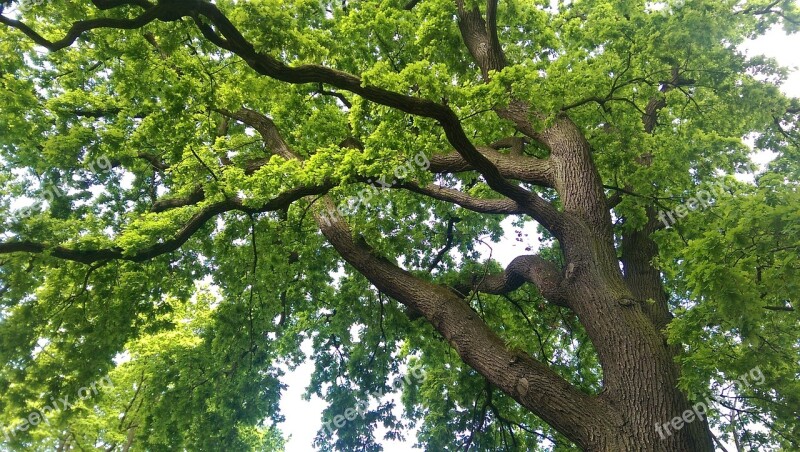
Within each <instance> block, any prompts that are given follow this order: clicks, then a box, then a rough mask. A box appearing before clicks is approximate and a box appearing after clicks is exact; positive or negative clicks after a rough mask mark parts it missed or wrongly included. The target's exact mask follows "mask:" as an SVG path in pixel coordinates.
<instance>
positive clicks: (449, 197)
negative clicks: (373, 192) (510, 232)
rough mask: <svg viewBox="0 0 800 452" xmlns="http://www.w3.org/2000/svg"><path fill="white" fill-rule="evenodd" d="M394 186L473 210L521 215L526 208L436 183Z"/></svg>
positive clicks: (509, 201)
mask: <svg viewBox="0 0 800 452" xmlns="http://www.w3.org/2000/svg"><path fill="white" fill-rule="evenodd" d="M394 187H395V188H404V189H406V190H408V191H412V192H414V193H419V194H421V195H425V196H428V197H431V198H434V199H438V200H440V201H445V202H449V203H453V204H458V205H459V206H461V207H463V208H465V209H467V210H472V211H473V212H479V213H491V214H506V215H520V214H524V213H525V209H524V208H522V206H520V205H519V204H518V203H517V202H516V201H514V200H512V199H480V198H475V197H472V196H470V195H468V194H466V193H464V192H462V191H459V190H456V189H454V188H447V187H442V186H441V185H436V184H430V185H427V186H425V187H421V186H419V185H418V184H416V183H414V182H405V183H400V184H396V185H395V186H394Z"/></svg>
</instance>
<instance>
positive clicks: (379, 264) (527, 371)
mask: <svg viewBox="0 0 800 452" xmlns="http://www.w3.org/2000/svg"><path fill="white" fill-rule="evenodd" d="M323 207H324V209H325V210H326V211H325V210H323V211H320V212H317V213H316V214H315V217H316V220H317V223H318V224H319V226H320V228H321V229H322V233H323V234H324V235H325V237H326V238H327V239H328V241H329V242H330V243H331V244H333V246H334V248H336V250H337V251H338V252H339V254H340V255H342V257H344V259H345V260H346V261H347V262H348V263H350V264H351V265H352V266H353V267H355V268H356V269H357V270H358V271H359V272H360V273H362V274H363V275H364V276H366V277H367V279H369V280H370V282H372V283H373V284H374V285H375V286H376V287H377V288H378V290H380V291H381V292H384V293H386V294H387V295H389V296H391V297H392V298H394V299H396V300H398V301H400V302H401V303H403V304H404V305H406V306H407V307H409V308H410V309H413V310H415V311H418V312H420V313H422V315H424V316H425V318H426V319H427V320H428V321H429V322H430V323H431V324H432V325H433V326H434V327H435V328H436V330H437V331H438V332H439V333H440V334H442V335H443V336H444V337H445V338H446V339H447V341H448V343H449V344H450V345H451V346H452V347H453V348H454V349H455V350H456V351H457V352H458V354H459V356H461V358H462V359H463V360H464V362H466V363H467V364H468V365H470V366H471V367H472V368H474V369H475V370H476V371H478V372H480V374H481V375H483V376H484V377H486V379H487V380H488V381H489V382H491V383H492V384H493V385H494V386H496V387H497V388H499V389H500V390H502V391H503V392H504V393H506V394H508V395H509V396H510V397H512V398H514V400H516V401H517V402H519V403H520V404H521V405H522V406H524V407H525V408H527V409H529V410H531V411H532V412H533V413H535V414H536V415H538V416H539V417H541V418H542V419H543V420H544V421H545V422H547V423H548V424H550V425H552V426H553V427H554V428H556V429H557V430H558V431H560V432H562V433H563V434H564V435H565V436H567V437H568V438H570V439H571V440H572V441H575V442H576V443H579V444H592V443H593V442H595V441H596V439H595V435H598V434H599V432H598V431H596V430H594V429H595V428H598V427H597V422H598V419H601V423H603V424H605V425H604V426H603V427H601V428H603V429H609V430H612V429H613V427H612V426H611V424H612V423H614V422H615V419H617V416H616V414H614V413H612V412H611V411H610V410H608V409H607V408H606V407H605V405H604V404H601V403H598V400H597V399H596V398H593V397H590V396H588V395H586V394H584V393H582V392H580V391H578V390H577V389H575V388H574V387H573V386H572V385H570V384H569V383H568V382H567V381H565V380H564V379H563V378H561V377H559V376H558V375H556V374H555V373H554V372H553V371H552V370H551V369H549V368H548V367H547V366H545V365H544V364H542V363H540V362H538V361H536V360H534V359H532V358H531V357H530V356H528V355H527V354H525V353H522V352H518V351H514V350H511V349H509V348H508V346H506V345H505V344H504V343H503V341H502V339H500V338H499V337H498V336H497V335H496V334H495V333H494V332H493V331H492V330H491V329H490V328H489V327H488V326H487V325H486V323H484V322H483V321H482V320H481V318H480V317H479V316H478V315H477V314H476V313H475V311H473V310H472V308H471V307H470V306H469V305H468V304H467V303H465V302H464V301H463V300H462V299H460V298H459V297H457V296H456V295H455V294H453V293H452V292H451V291H449V290H447V289H445V288H443V287H441V286H437V285H435V284H432V283H430V282H427V281H425V280H423V279H420V278H417V277H414V276H413V275H411V274H410V273H408V272H406V271H405V270H403V269H401V268H399V267H397V266H396V265H395V264H392V263H391V262H389V261H387V260H385V259H383V258H381V257H378V256H376V254H375V253H374V252H373V251H372V250H371V249H370V248H369V246H368V245H367V244H365V243H363V242H358V243H357V242H356V241H355V240H353V236H352V231H351V230H350V229H349V227H348V226H347V224H346V223H345V222H344V220H343V219H342V218H341V217H340V216H339V214H338V213H337V212H336V210H335V207H334V205H333V203H332V202H330V200H327V199H325V200H324V205H323Z"/></svg>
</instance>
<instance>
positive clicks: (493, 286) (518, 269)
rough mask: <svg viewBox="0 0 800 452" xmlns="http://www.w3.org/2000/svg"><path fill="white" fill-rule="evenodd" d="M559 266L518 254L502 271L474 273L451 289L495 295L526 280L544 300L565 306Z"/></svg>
mask: <svg viewBox="0 0 800 452" xmlns="http://www.w3.org/2000/svg"><path fill="white" fill-rule="evenodd" d="M562 280H563V276H562V273H561V270H559V268H558V267H557V266H556V265H555V264H554V263H553V262H551V261H548V260H546V259H544V258H542V257H541V256H538V255H526V256H518V257H516V258H514V260H513V261H511V263H510V264H508V267H506V269H505V271H503V272H502V273H498V274H493V275H474V276H472V278H471V280H470V281H467V282H466V283H465V284H464V285H462V286H460V287H456V288H455V289H456V290H457V291H459V292H461V293H466V292H469V291H476V292H483V293H489V294H495V295H501V294H506V293H509V292H513V291H515V290H517V289H519V288H520V287H521V286H522V285H523V284H525V283H526V282H529V283H531V284H533V285H535V286H536V287H537V288H538V289H539V293H541V294H542V296H543V297H544V298H545V299H547V301H549V302H551V303H553V304H555V305H558V306H564V307H568V305H567V300H566V298H565V297H564V294H563V293H562V290H561V282H562Z"/></svg>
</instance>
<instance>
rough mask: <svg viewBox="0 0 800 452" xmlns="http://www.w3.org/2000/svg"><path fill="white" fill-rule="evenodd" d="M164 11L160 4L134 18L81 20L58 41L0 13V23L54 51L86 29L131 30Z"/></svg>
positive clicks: (68, 44) (63, 46)
mask: <svg viewBox="0 0 800 452" xmlns="http://www.w3.org/2000/svg"><path fill="white" fill-rule="evenodd" d="M109 3H124V2H109ZM164 11H165V9H164V7H162V6H155V7H152V8H150V9H148V10H147V11H145V12H144V13H142V14H141V15H140V16H138V17H137V18H135V19H115V18H106V17H104V18H99V19H89V20H81V21H78V22H75V23H74V24H72V27H70V29H69V31H68V32H67V34H66V36H64V37H63V38H61V39H59V40H58V41H50V40H48V39H46V38H45V37H43V36H42V35H40V34H39V33H37V32H35V31H34V30H33V29H32V28H31V27H29V26H27V25H25V24H24V23H23V22H21V21H19V20H16V19H11V18H8V17H5V16H3V15H0V23H3V24H6V25H8V26H9V27H12V28H16V29H17V30H19V31H21V32H22V33H24V34H25V35H27V36H28V37H29V38H31V39H32V40H33V42H35V43H36V44H38V45H40V46H42V47H45V48H46V49H47V50H49V51H51V52H55V51H58V50H61V49H63V48H66V47H69V46H71V45H72V44H73V43H74V42H75V41H76V40H77V39H78V38H79V37H81V35H82V34H84V33H86V32H87V31H91V30H95V29H98V28H117V29H122V30H132V29H136V28H141V27H143V26H145V25H147V24H149V23H150V22H152V21H154V20H156V19H158V18H159V16H160V15H161V14H163V13H164Z"/></svg>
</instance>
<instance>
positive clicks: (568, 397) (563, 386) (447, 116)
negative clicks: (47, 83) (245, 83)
mask: <svg viewBox="0 0 800 452" xmlns="http://www.w3.org/2000/svg"><path fill="white" fill-rule="evenodd" d="M94 3H95V5H96V6H98V7H99V8H102V9H109V8H114V7H118V6H122V5H133V6H138V7H141V8H144V9H145V11H144V12H143V13H142V14H141V15H140V16H139V17H138V18H136V19H132V20H105V21H98V20H94V21H86V22H80V23H77V24H75V26H74V27H73V29H72V30H70V32H69V33H68V35H67V36H66V37H64V38H63V39H61V40H59V41H55V42H50V41H48V40H46V39H45V38H43V37H42V36H40V35H38V34H37V33H36V32H35V31H33V30H31V29H30V28H29V27H27V26H25V25H24V24H22V23H20V22H18V21H15V20H12V19H8V18H3V19H2V23H5V24H6V25H9V26H12V27H15V28H17V29H19V30H20V31H22V32H23V33H25V34H27V35H28V36H30V37H31V38H32V39H33V40H34V41H36V42H37V43H38V44H40V45H43V46H44V47H46V48H48V49H50V50H51V51H56V50H58V49H61V48H64V47H66V46H68V45H70V44H71V43H72V42H74V41H75V39H77V38H78V37H79V36H80V35H81V34H82V33H83V32H85V31H88V30H92V29H94V28H99V27H115V28H137V27H141V26H142V25H144V24H146V23H148V22H150V21H152V20H156V19H160V20H175V18H177V17H185V16H188V17H191V18H192V19H193V20H194V21H195V23H196V25H197V26H198V27H199V28H200V30H201V31H202V33H203V35H204V36H205V37H206V38H207V39H208V40H210V41H212V42H213V43H215V44H216V45H218V46H219V47H221V48H223V49H225V50H228V51H230V52H232V53H234V54H236V55H238V56H239V57H241V58H242V59H243V60H244V61H245V62H246V63H247V64H248V65H249V66H250V67H252V68H253V70H255V71H257V72H258V73H260V74H262V75H264V76H268V77H272V78H275V79H277V80H282V81H285V82H288V83H312V82H313V83H317V84H326V85H329V86H333V87H335V88H337V89H339V90H343V91H349V92H351V93H354V94H356V95H359V96H362V97H363V98H365V99H367V100H370V101H372V102H376V103H379V104H382V105H386V106H389V107H393V108H396V109H399V110H401V111H403V112H406V113H409V114H413V115H420V116H424V117H428V118H431V119H434V120H436V121H438V122H439V124H440V125H441V127H442V130H443V131H444V133H445V134H446V136H447V138H448V141H449V142H450V145H451V146H452V148H453V149H452V151H451V152H450V153H446V154H441V155H437V156H435V157H434V158H433V159H432V162H431V163H432V165H431V168H430V170H431V171H433V172H436V173H456V172H461V171H468V170H472V171H478V172H479V173H480V174H481V175H482V176H483V177H484V178H485V180H486V181H488V183H489V185H490V186H491V187H492V188H493V189H494V190H495V191H496V192H498V193H500V194H502V195H504V196H505V198H504V199H502V200H492V201H489V200H479V199H475V198H472V197H470V196H469V195H467V194H465V193H463V192H459V191H457V190H453V189H449V188H445V187H438V186H435V185H433V186H428V187H420V186H417V185H414V184H412V183H408V184H403V185H398V186H397V187H394V188H398V189H407V190H411V191H414V192H417V193H420V194H424V195H427V196H430V197H432V198H436V199H440V200H444V201H448V202H453V203H456V204H459V205H462V206H463V207H465V208H468V209H472V210H474V211H477V212H484V213H507V214H511V213H514V214H527V215H530V216H531V217H532V218H534V219H535V220H537V221H538V222H539V223H541V224H542V225H543V226H544V227H545V228H547V229H548V230H549V231H550V232H551V233H552V234H553V235H554V236H555V237H556V238H558V240H559V242H560V244H561V246H562V249H563V256H564V261H565V263H566V264H565V266H564V268H558V267H556V266H555V265H554V264H552V263H550V262H547V261H545V260H544V259H542V258H539V257H538V256H521V257H520V258H518V259H516V260H515V261H514V262H513V263H512V264H511V265H510V266H509V268H508V269H506V271H505V272H503V273H502V274H499V275H490V276H489V277H487V278H484V279H482V280H480V281H476V280H470V281H465V284H464V286H463V287H462V288H461V289H460V290H462V291H470V290H477V291H483V292H488V293H507V292H509V291H511V290H514V289H516V288H518V287H520V286H521V285H522V284H525V283H531V284H534V285H536V286H537V287H538V288H539V290H540V291H541V293H542V294H543V295H544V296H545V297H546V298H547V299H548V300H549V301H550V302H552V303H555V304H558V305H560V306H564V307H567V308H569V309H571V310H572V311H574V313H575V314H576V315H577V316H578V318H579V320H580V322H581V323H582V325H583V326H584V327H585V329H586V331H587V332H588V335H589V337H590V339H591V341H592V344H593V345H594V348H595V349H596V350H597V352H598V355H599V359H600V362H601V365H602V369H603V375H604V380H603V383H604V390H603V392H602V393H601V395H599V396H593V395H589V394H585V393H583V392H581V391H579V390H578V389H576V388H575V387H574V386H572V385H571V384H570V383H568V382H567V381H565V380H564V379H563V378H561V377H559V376H558V375H557V374H556V373H554V372H553V371H552V370H551V369H549V368H548V367H547V366H546V365H545V364H543V363H540V362H538V361H536V360H534V359H532V358H531V357H530V356H528V355H526V354H524V353H521V352H519V351H516V350H513V349H511V348H510V347H508V346H507V345H506V344H505V343H504V342H503V341H502V340H501V339H500V338H499V337H498V336H497V334H495V333H494V332H493V331H492V330H491V329H490V328H489V327H488V326H487V325H486V324H485V323H484V322H483V321H482V320H481V318H480V317H479V316H478V315H477V314H476V313H475V312H474V311H473V310H472V308H471V307H470V306H469V305H468V304H467V303H466V302H465V301H464V300H463V298H462V297H461V296H459V295H458V293H457V292H459V290H456V291H453V290H451V289H448V288H446V287H443V286H439V285H435V284H432V283H429V282H426V281H424V280H422V279H420V278H417V277H415V276H413V275H411V274H410V273H408V272H406V271H404V270H402V269H401V268H399V267H398V266H397V265H395V264H392V263H391V262H389V261H388V260H385V259H383V258H381V257H379V256H377V255H376V254H375V253H374V252H373V251H372V250H371V249H370V248H369V246H368V245H367V244H365V243H361V242H358V241H356V240H354V239H353V234H352V231H351V230H350V228H349V227H348V225H347V223H346V221H345V220H344V219H343V218H341V217H340V216H339V215H338V213H337V212H336V210H335V209H334V208H333V204H332V202H331V201H330V200H329V199H327V198H323V200H322V201H321V202H320V203H318V204H317V205H318V206H320V207H319V208H318V210H317V211H316V213H315V216H316V219H317V222H318V225H319V227H320V228H321V230H322V232H323V234H324V235H325V237H326V238H327V239H328V241H329V242H330V243H331V244H332V245H333V246H334V247H335V249H336V250H337V251H338V252H339V254H340V255H341V256H342V257H343V258H344V259H345V260H346V261H347V262H348V263H350V264H351V265H352V266H353V267H355V268H356V269H357V270H358V271H359V272H361V273H362V274H363V275H364V276H365V277H366V278H368V279H369V280H370V281H371V282H372V283H373V284H374V285H375V286H376V287H377V288H378V289H379V290H381V291H382V292H384V293H386V294H388V295H389V296H391V297H393V298H395V299H397V300H398V301H399V302H401V303H403V304H404V305H406V306H408V307H409V308H410V309H413V310H414V311H416V312H419V313H421V314H422V315H423V316H424V317H425V318H426V319H427V321H429V322H430V323H431V324H432V325H433V327H434V328H435V329H436V330H437V331H438V332H439V333H440V334H441V335H442V336H443V337H444V338H446V339H447V341H448V342H449V344H450V345H452V347H453V349H454V350H455V351H456V352H457V353H458V354H459V355H460V356H461V358H462V359H463V360H464V362H466V363H467V364H469V365H470V366H472V367H473V368H474V369H475V370H476V371H478V372H479V373H480V374H481V375H483V376H484V377H485V378H486V379H487V380H488V381H489V382H490V383H491V385H493V386H494V387H497V388H499V389H500V390H502V391H503V392H505V393H506V394H508V395H509V396H511V397H512V398H514V399H515V400H516V401H517V402H519V403H520V404H521V405H522V406H524V407H525V408H527V409H529V410H530V411H531V412H533V413H535V414H536V415H538V416H540V417H541V418H542V419H543V420H544V421H546V422H547V423H549V424H550V425H552V426H553V427H554V428H555V429H557V430H558V431H559V432H561V433H562V434H564V435H565V436H566V437H567V438H569V439H570V440H572V441H574V442H575V443H576V444H577V445H579V446H580V447H581V448H583V449H585V450H591V451H614V452H616V451H623V450H625V451H627V450H648V451H704V450H713V445H712V441H711V437H710V434H709V431H708V427H707V425H705V423H704V422H694V423H689V424H687V425H686V426H685V427H684V428H682V429H680V430H677V431H673V433H672V434H671V435H669V436H666V437H665V438H663V439H662V438H660V437H659V435H658V433H657V430H656V425H661V424H663V423H665V422H669V420H671V419H672V418H674V417H676V416H679V415H681V413H683V412H684V411H686V410H688V409H690V408H691V404H690V402H689V401H688V400H687V399H686V397H685V396H684V395H683V394H682V393H681V392H680V391H679V390H678V389H677V379H678V370H677V367H676V365H675V364H674V357H675V352H676V351H675V350H674V349H673V348H671V347H669V346H668V345H667V344H666V341H665V339H664V337H663V335H662V334H661V330H662V329H663V327H664V326H665V325H666V324H667V323H668V322H669V319H670V314H669V310H668V304H667V301H668V297H667V294H666V292H665V290H664V288H663V286H662V283H661V278H660V275H659V272H658V270H657V269H655V268H653V266H652V265H651V261H652V259H653V258H654V257H655V256H657V253H658V250H657V248H656V247H655V244H654V242H653V241H652V240H651V239H650V237H649V236H650V234H651V233H652V232H653V231H654V230H655V229H656V227H657V224H656V223H655V222H654V221H653V219H652V216H651V221H650V222H649V223H648V224H647V225H646V226H645V228H644V229H642V230H638V231H630V232H629V233H627V234H626V235H625V236H624V237H623V239H622V263H623V265H624V274H623V271H621V270H620V265H619V263H620V260H619V258H618V256H617V250H616V248H615V245H614V234H613V231H612V222H611V215H610V212H609V208H608V200H607V199H606V196H605V193H604V190H603V185H602V181H601V178H600V175H599V174H598V171H597V169H596V167H595V165H594V164H593V162H592V158H591V149H590V146H589V143H588V142H587V140H586V138H585V137H584V135H583V133H582V131H581V130H580V129H579V127H578V126H576V124H575V123H573V122H572V121H571V120H570V118H569V117H568V116H567V115H566V114H563V115H561V116H560V117H558V118H557V120H556V121H555V122H554V123H553V125H552V126H550V127H549V128H547V129H546V130H543V131H537V130H535V129H534V127H533V125H532V124H531V122H530V117H531V116H536V115H539V113H537V112H536V111H534V110H533V108H532V107H531V106H530V105H529V104H528V103H527V102H526V100H525V99H515V100H514V101H513V102H512V103H511V104H510V105H509V106H508V107H506V108H504V109H500V110H498V111H497V114H498V115H500V116H501V117H503V118H505V119H508V120H510V121H512V122H513V123H514V124H515V125H516V127H517V129H518V131H519V132H520V133H521V134H524V135H525V136H527V139H530V140H534V141H536V142H538V143H539V144H540V145H542V146H543V147H545V148H546V149H547V150H549V151H550V156H549V157H548V158H547V159H535V158H532V157H525V156H522V155H520V152H519V149H520V147H521V144H519V143H516V144H514V143H511V144H509V145H508V146H509V147H512V148H513V149H516V151H514V152H512V153H511V154H503V153H500V152H497V151H496V150H493V149H491V148H490V147H476V146H475V145H474V144H473V143H472V142H471V141H470V140H469V139H468V137H467V136H466V135H465V133H464V131H463V130H462V128H461V125H460V122H459V120H458V118H457V117H456V115H455V114H454V113H453V111H452V110H450V108H448V107H447V106H446V105H442V104H437V103H434V102H431V101H428V100H423V99H419V98H415V97H409V96H406V95H403V94H399V93H394V92H391V91H387V90H385V89H382V88H377V87H372V86H369V85H366V84H364V83H363V82H362V80H361V79H360V78H359V77H357V76H354V75H351V74H346V73H343V72H339V71H336V70H334V69H330V68H327V67H323V66H314V65H305V66H299V67H289V66H287V65H285V64H283V63H282V62H280V61H278V60H276V59H275V58H273V57H271V56H269V55H267V54H262V53H259V52H258V51H256V50H255V49H254V48H253V46H252V45H251V44H250V43H249V42H248V41H247V40H246V39H245V38H244V37H243V36H242V34H241V33H239V31H238V30H237V29H236V27H235V26H234V25H233V24H232V23H231V22H229V21H228V19H227V18H226V17H225V16H224V14H223V13H222V12H221V11H219V10H218V9H217V7H216V6H215V5H213V4H212V3H206V2H186V3H185V4H181V5H180V6H178V5H177V4H176V3H174V2H159V3H158V4H157V5H151V4H150V3H148V2H146V1H109V0H106V1H99V0H95V1H94ZM413 4H415V2H412V4H411V7H413V6H414V5H413ZM496 7H497V4H496V1H493V0H489V1H488V4H487V8H486V11H487V13H486V15H485V16H484V15H483V13H481V11H480V10H479V9H477V8H475V9H472V10H469V11H468V10H466V9H465V7H464V4H463V2H461V1H459V2H457V9H458V17H459V28H460V30H461V33H462V37H463V39H464V43H465V45H466V48H467V49H468V50H469V51H470V53H471V54H472V56H473V57H474V59H475V61H476V62H477V63H478V65H479V67H480V69H481V72H482V75H483V77H484V79H488V78H489V77H490V76H491V72H492V71H497V70H501V69H502V68H503V67H504V66H505V64H506V59H505V56H504V54H503V52H502V49H501V47H500V43H499V41H498V39H497V33H496V18H495V13H496ZM676 80H677V79H676ZM663 105H664V102H663V100H662V99H654V100H653V102H651V105H650V106H649V107H648V109H647V114H646V115H644V117H643V126H644V127H646V129H647V130H652V128H653V127H655V126H656V124H657V115H658V110H659V109H660V108H663ZM221 113H222V114H224V115H226V116H228V117H230V118H232V119H235V120H238V121H242V122H244V123H246V124H248V125H250V126H252V127H254V128H255V129H256V130H258V131H259V132H260V133H261V135H262V137H263V138H264V141H265V143H266V144H267V147H268V148H269V149H271V150H272V152H273V153H275V154H276V155H280V156H282V157H284V158H296V159H299V158H300V157H299V156H298V155H297V154H296V153H295V152H293V151H292V150H291V149H290V148H289V146H287V144H286V142H285V141H284V140H283V139H282V138H281V135H280V133H279V131H278V130H277V128H276V127H275V125H274V124H273V123H272V121H270V120H269V119H268V118H266V117H265V116H263V115H261V114H259V113H258V112H255V111H252V110H246V109H242V110H240V111H237V112H225V111H222V112H221ZM259 164H260V163H258V162H254V163H253V167H252V168H249V171H253V170H254V168H257V167H258V165H259ZM509 179H517V180H522V181H525V182H529V183H532V184H536V185H539V186H542V187H550V188H554V189H555V190H556V191H557V192H558V195H559V197H560V200H561V204H562V206H563V208H562V209H561V210H559V209H556V208H555V207H554V206H553V205H551V204H550V203H549V202H546V201H545V200H543V199H542V198H541V197H539V196H538V195H536V194H535V193H534V192H532V191H528V190H526V189H523V188H521V187H520V186H519V184H517V183H512V182H510V181H509ZM330 188H331V185H329V184H320V185H319V186H315V187H299V188H296V189H295V190H292V191H290V192H287V193H284V194H283V195H281V196H280V197H278V198H276V199H275V200H273V201H272V202H270V203H267V204H265V205H264V206H263V207H262V208H261V209H257V211H269V210H279V209H282V208H286V207H287V206H288V205H289V204H291V203H292V202H293V201H296V200H298V199H300V198H303V197H305V196H309V195H324V194H325V193H326V192H327V191H328V190H329V189H330ZM202 198H203V193H202V191H195V192H194V193H193V194H192V195H191V196H190V197H189V198H187V199H185V200H163V201H161V202H160V203H157V205H156V206H154V208H153V211H162V210H167V209H170V208H174V207H177V206H182V205H192V204H195V203H197V202H198V201H199V200H201V199H202ZM228 210H242V211H252V210H253V209H246V208H245V207H243V206H242V204H241V203H240V202H239V201H238V200H236V199H232V200H229V201H226V202H224V203H219V204H216V205H212V206H209V207H207V208H204V209H203V210H202V211H200V212H199V213H198V214H197V215H196V216H195V217H194V218H193V219H192V220H191V221H190V222H189V223H188V224H187V225H186V226H185V227H184V229H183V230H181V231H178V232H177V233H176V236H175V238H173V239H170V240H167V241H165V242H163V243H162V244H159V245H155V246H154V247H152V248H150V249H147V250H144V251H142V252H140V253H138V254H136V255H133V256H125V255H123V254H122V252H121V250H118V249H105V250H102V249H101V250H71V249H66V248H63V247H59V246H55V247H54V246H49V245H47V244H41V243H29V242H10V243H1V244H0V254H2V253H12V252H30V253H41V252H45V251H49V252H50V253H51V255H53V256H55V257H59V258H63V259H71V260H76V261H79V262H84V263H92V262H97V261H101V260H108V259H130V260H134V261H141V260H145V259H149V258H152V257H154V256H156V255H159V254H163V253H167V252H170V251H172V250H174V249H176V248H177V247H179V246H181V244H182V243H184V242H185V241H186V240H187V239H188V238H189V237H190V236H191V235H192V234H193V233H194V232H195V231H197V229H198V228H199V227H200V225H202V224H203V223H205V222H206V221H207V220H209V219H210V218H212V217H213V216H215V215H218V214H220V213H222V212H225V211H228ZM648 300H651V302H648Z"/></svg>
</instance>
